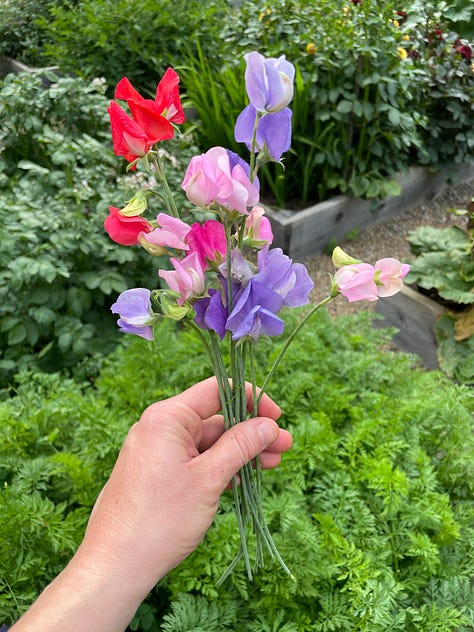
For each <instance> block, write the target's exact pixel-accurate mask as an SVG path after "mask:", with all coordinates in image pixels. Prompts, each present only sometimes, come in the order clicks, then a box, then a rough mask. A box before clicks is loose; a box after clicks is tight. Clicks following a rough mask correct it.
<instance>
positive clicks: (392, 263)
mask: <svg viewBox="0 0 474 632" xmlns="http://www.w3.org/2000/svg"><path fill="white" fill-rule="evenodd" d="M409 270H410V266H409V265H408V264H407V263H400V261H398V259H393V258H392V257H388V258H386V259H379V260H378V261H376V263H375V282H376V284H377V286H378V287H377V294H378V296H382V297H386V296H393V295H394V294H396V293H397V292H399V291H400V290H401V289H402V287H403V281H402V279H403V278H404V277H406V275H407V274H408V272H409Z"/></svg>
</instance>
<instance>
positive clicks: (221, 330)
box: [193, 289, 227, 340]
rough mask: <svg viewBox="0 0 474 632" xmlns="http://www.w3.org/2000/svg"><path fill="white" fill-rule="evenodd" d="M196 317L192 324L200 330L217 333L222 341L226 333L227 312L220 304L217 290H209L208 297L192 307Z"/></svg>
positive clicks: (219, 294)
mask: <svg viewBox="0 0 474 632" xmlns="http://www.w3.org/2000/svg"><path fill="white" fill-rule="evenodd" d="M193 307H194V311H195V312H196V316H195V318H194V322H195V323H196V325H197V326H198V327H200V328H201V329H211V330H212V331H215V332H217V334H218V335H219V338H220V339H221V340H222V338H224V336H225V333H226V321H227V310H226V308H225V307H224V305H223V304H222V296H221V293H220V292H219V290H215V289H210V290H209V296H206V297H205V298H201V299H199V300H198V301H196V302H195V303H194V305H193Z"/></svg>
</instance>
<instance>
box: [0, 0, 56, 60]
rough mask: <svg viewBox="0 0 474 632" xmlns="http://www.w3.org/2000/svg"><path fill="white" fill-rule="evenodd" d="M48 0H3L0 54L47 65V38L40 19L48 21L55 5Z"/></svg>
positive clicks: (0, 8) (0, 19)
mask: <svg viewBox="0 0 474 632" xmlns="http://www.w3.org/2000/svg"><path fill="white" fill-rule="evenodd" d="M58 4H61V2H60V3H58V2H57V1H55V2H51V1H48V0H14V2H8V1H6V2H1V3H0V55H6V56H7V57H13V58H14V59H18V60H19V61H21V62H23V63H25V64H30V65H31V66H42V65H44V58H43V47H44V44H45V42H46V39H47V35H46V34H45V32H44V30H43V29H42V28H41V27H40V26H39V24H38V20H39V19H41V18H43V19H44V20H45V21H48V20H49V19H50V16H51V13H50V11H51V9H52V8H53V5H58Z"/></svg>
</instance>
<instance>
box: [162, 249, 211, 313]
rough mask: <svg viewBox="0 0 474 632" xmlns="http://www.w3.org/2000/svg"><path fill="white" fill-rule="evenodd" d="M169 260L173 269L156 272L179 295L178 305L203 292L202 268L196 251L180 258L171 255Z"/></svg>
mask: <svg viewBox="0 0 474 632" xmlns="http://www.w3.org/2000/svg"><path fill="white" fill-rule="evenodd" d="M170 262H171V263H172V264H173V267H174V270H159V272H158V274H159V275H160V277H161V278H162V279H164V280H165V281H166V283H167V284H168V286H169V288H170V289H171V290H173V291H174V292H177V293H178V294H179V295H180V298H179V299H178V301H177V303H178V305H182V304H183V303H184V301H186V300H187V299H188V298H192V297H195V296H199V294H202V293H203V292H204V280H205V278H204V270H203V268H202V267H201V263H200V261H199V257H198V255H197V253H195V252H193V253H191V254H190V255H188V256H187V257H185V258H184V259H181V260H180V259H175V258H173V257H172V258H171V259H170Z"/></svg>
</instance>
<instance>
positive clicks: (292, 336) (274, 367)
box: [257, 295, 334, 404]
mask: <svg viewBox="0 0 474 632" xmlns="http://www.w3.org/2000/svg"><path fill="white" fill-rule="evenodd" d="M333 298H334V296H332V295H330V296H326V298H325V299H323V300H322V301H320V302H319V303H317V305H315V306H314V307H313V308H312V309H310V310H309V312H307V314H305V316H304V318H302V320H301V321H300V322H299V323H298V325H296V327H295V328H294V329H293V331H292V332H291V334H290V335H289V336H288V338H287V339H286V342H285V344H284V345H283V347H282V348H281V350H280V353H279V354H278V356H277V357H276V360H275V362H274V363H273V365H272V368H271V369H270V371H269V372H268V374H267V377H266V378H265V380H264V381H263V384H262V386H261V389H260V393H259V396H258V398H257V404H258V403H259V402H260V400H261V399H262V396H263V394H264V392H265V389H266V388H267V386H268V383H269V381H270V380H271V378H272V377H273V374H274V373H275V371H276V370H277V368H278V365H279V364H280V362H281V360H282V358H283V356H284V355H285V353H286V351H287V349H288V347H289V346H290V344H291V343H292V342H293V340H294V339H295V337H296V335H297V334H298V332H299V331H300V329H301V328H302V327H303V326H304V325H305V323H306V322H307V321H308V320H309V319H310V318H311V316H312V315H313V314H314V313H315V312H317V311H318V309H319V308H320V307H323V305H326V304H327V303H329V301H331V300H332V299H333Z"/></svg>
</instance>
